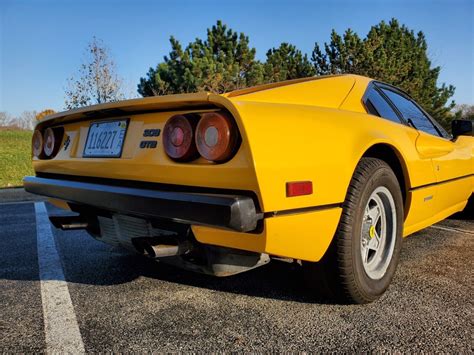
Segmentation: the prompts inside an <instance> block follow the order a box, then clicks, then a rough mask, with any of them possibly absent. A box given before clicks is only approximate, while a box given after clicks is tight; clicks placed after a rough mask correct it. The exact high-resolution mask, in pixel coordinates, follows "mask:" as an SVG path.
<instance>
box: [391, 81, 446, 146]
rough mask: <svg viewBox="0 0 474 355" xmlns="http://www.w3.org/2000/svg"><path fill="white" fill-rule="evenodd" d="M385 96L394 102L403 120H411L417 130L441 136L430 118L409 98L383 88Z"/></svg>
mask: <svg viewBox="0 0 474 355" xmlns="http://www.w3.org/2000/svg"><path fill="white" fill-rule="evenodd" d="M382 91H383V92H384V94H386V95H387V96H388V98H389V99H390V100H391V101H392V102H393V104H394V105H395V106H396V107H397V108H398V110H399V111H400V112H401V113H402V115H403V118H404V119H406V120H407V121H408V120H411V122H412V123H413V125H414V126H415V128H416V129H418V130H420V131H423V132H426V133H430V134H433V135H435V136H438V137H439V136H440V134H439V132H438V130H437V129H436V127H435V126H434V124H433V123H432V122H431V121H430V119H429V118H428V117H426V115H425V114H424V113H423V112H422V111H421V110H420V109H419V108H418V107H417V106H416V105H415V104H414V103H413V102H412V101H411V100H408V99H407V98H405V97H403V96H401V95H399V94H397V93H396V92H394V91H392V90H389V89H384V88H382Z"/></svg>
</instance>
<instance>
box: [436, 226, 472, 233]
mask: <svg viewBox="0 0 474 355" xmlns="http://www.w3.org/2000/svg"><path fill="white" fill-rule="evenodd" d="M430 228H434V229H440V230H443V231H448V232H458V233H464V234H472V235H474V231H468V230H465V229H459V228H451V227H449V228H447V227H441V226H430Z"/></svg>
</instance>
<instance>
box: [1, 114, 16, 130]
mask: <svg viewBox="0 0 474 355" xmlns="http://www.w3.org/2000/svg"><path fill="white" fill-rule="evenodd" d="M12 120H13V117H12V116H11V115H10V114H9V113H8V112H5V111H0V127H8V126H10V125H11V123H12Z"/></svg>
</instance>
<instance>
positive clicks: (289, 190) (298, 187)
mask: <svg viewBox="0 0 474 355" xmlns="http://www.w3.org/2000/svg"><path fill="white" fill-rule="evenodd" d="M312 193H313V182H312V181H291V182H287V183H286V197H295V196H302V195H311V194H312Z"/></svg>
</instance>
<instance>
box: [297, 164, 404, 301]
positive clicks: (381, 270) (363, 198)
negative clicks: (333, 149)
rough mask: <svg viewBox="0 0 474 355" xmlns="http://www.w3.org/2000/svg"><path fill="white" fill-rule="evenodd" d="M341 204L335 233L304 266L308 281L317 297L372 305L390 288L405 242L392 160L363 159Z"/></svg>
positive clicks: (401, 201)
mask: <svg viewBox="0 0 474 355" xmlns="http://www.w3.org/2000/svg"><path fill="white" fill-rule="evenodd" d="M342 208H343V211H342V215H341V219H340V221H339V225H338V228H337V231H336V235H335V237H334V238H333V241H332V243H331V245H330V247H329V249H328V251H327V252H326V254H325V255H324V257H323V258H322V260H320V261H319V262H316V263H311V262H305V263H304V264H303V268H304V276H305V280H306V283H307V286H308V287H309V288H310V289H311V290H312V291H313V294H314V293H315V294H314V295H315V296H316V295H319V296H321V297H323V298H329V299H332V300H336V301H339V302H343V303H369V302H372V301H375V300H376V299H378V298H379V297H380V296H381V295H382V294H383V293H384V292H385V290H386V289H387V288H388V286H389V284H390V282H391V280H392V278H393V276H394V274H395V270H396V267H397V264H398V260H399V257H400V250H401V245H402V233H403V198H402V193H401V189H400V185H399V183H398V180H397V178H396V176H395V174H394V173H393V171H392V169H391V168H390V167H389V166H388V164H387V163H385V162H384V161H383V160H380V159H376V158H362V159H361V160H360V162H359V164H358V165H357V167H356V170H355V172H354V175H353V177H352V180H351V182H350V185H349V189H348V191H347V196H346V199H345V201H344V203H343V206H342ZM377 211H379V213H377Z"/></svg>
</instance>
